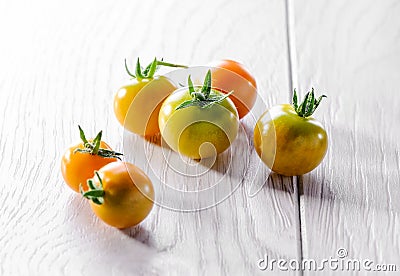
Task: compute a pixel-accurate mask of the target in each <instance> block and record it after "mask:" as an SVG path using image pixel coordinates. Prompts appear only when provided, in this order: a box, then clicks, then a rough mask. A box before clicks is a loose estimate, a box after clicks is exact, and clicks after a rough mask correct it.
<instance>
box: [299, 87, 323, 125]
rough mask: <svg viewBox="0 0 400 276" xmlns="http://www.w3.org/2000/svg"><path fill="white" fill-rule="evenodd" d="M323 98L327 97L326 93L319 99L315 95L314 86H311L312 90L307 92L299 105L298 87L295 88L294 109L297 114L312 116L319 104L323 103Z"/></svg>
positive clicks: (304, 116)
mask: <svg viewBox="0 0 400 276" xmlns="http://www.w3.org/2000/svg"><path fill="white" fill-rule="evenodd" d="M322 98H327V96H326V95H322V96H320V97H318V99H316V98H315V95H314V88H311V91H309V92H307V94H306V96H305V98H304V100H303V102H302V103H301V104H300V105H299V104H298V102H297V93H296V89H294V93H293V107H294V110H295V111H296V113H297V115H299V116H300V117H303V118H307V117H310V116H311V115H312V114H313V113H314V111H315V110H316V109H317V107H318V106H319V104H320V103H321V100H322Z"/></svg>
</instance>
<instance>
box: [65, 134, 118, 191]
mask: <svg viewBox="0 0 400 276" xmlns="http://www.w3.org/2000/svg"><path fill="white" fill-rule="evenodd" d="M90 142H91V140H90ZM78 148H79V149H84V146H83V143H79V144H77V145H74V146H71V147H70V148H68V149H67V150H66V151H65V153H64V155H63V157H62V159H61V173H62V176H63V177H64V180H65V182H66V183H67V184H68V186H69V187H70V188H71V189H72V190H74V191H75V192H77V193H79V185H80V184H82V187H83V189H84V190H86V187H87V186H86V181H87V180H88V179H89V178H92V177H93V176H94V171H97V170H100V169H101V168H102V167H103V166H105V165H107V164H108V163H111V162H114V161H117V160H118V159H116V158H104V157H101V156H99V155H95V154H90V153H81V152H75V153H74V151H75V150H76V149H78ZM100 148H103V149H108V150H111V148H110V146H109V145H107V144H106V143H105V142H103V141H101V143H100Z"/></svg>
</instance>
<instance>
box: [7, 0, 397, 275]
mask: <svg viewBox="0 0 400 276" xmlns="http://www.w3.org/2000/svg"><path fill="white" fill-rule="evenodd" d="M285 30H286V27H285V10H284V2H283V1H279V0H271V1H253V2H252V4H251V5H248V4H246V3H244V2H242V1H146V2H145V4H144V3H140V2H139V1H118V2H115V1H68V2H61V1H36V2H34V3H33V2H29V1H12V2H11V1H10V2H6V1H3V2H0V33H2V43H0V60H1V62H0V73H1V74H0V118H1V119H0V129H1V136H0V153H1V155H2V157H3V158H2V159H1V161H0V175H1V176H2V182H1V184H0V185H1V192H0V202H1V205H0V213H1V216H0V229H1V230H0V233H1V235H0V260H1V261H0V275H49V274H51V275H88V274H94V273H96V274H97V275H215V274H228V275H244V274H251V275H256V274H258V273H261V272H260V271H259V270H258V268H257V261H258V259H259V258H261V257H264V254H266V253H267V254H268V255H269V256H270V257H271V258H272V257H275V258H278V257H285V258H297V257H298V256H297V246H298V245H297V243H298V240H297V229H296V216H295V208H296V204H294V202H295V200H296V197H297V195H296V194H295V191H294V189H293V188H292V183H291V179H290V178H283V177H280V176H273V177H272V178H271V179H270V180H269V181H268V182H267V185H266V186H265V187H264V188H263V189H262V190H261V191H260V192H259V193H258V194H257V195H255V196H254V197H249V196H248V195H247V193H246V189H245V187H244V185H242V186H240V187H239V189H237V190H236V192H235V193H234V194H233V195H232V196H231V197H229V198H228V199H227V200H225V201H224V202H223V203H221V204H219V205H218V206H216V207H214V208H211V209H207V210H204V211H201V212H195V213H182V212H174V211H170V210H167V209H164V208H160V207H155V208H154V209H153V211H152V213H151V215H150V216H149V217H148V218H147V219H146V221H144V222H143V223H142V224H141V225H140V226H138V227H136V228H132V229H128V230H124V231H119V230H116V229H112V228H110V227H107V226H106V225H104V224H103V223H102V222H100V221H99V220H98V219H96V218H95V216H94V215H93V214H92V212H91V210H90V208H89V206H88V204H87V203H86V202H85V200H82V199H81V198H80V197H79V196H77V195H76V194H73V193H72V192H71V191H70V190H69V189H68V188H67V187H66V185H65V184H64V183H63V181H62V177H61V175H60V172H59V162H60V157H61V155H62V153H63V150H64V149H65V147H66V146H67V145H68V144H71V143H74V142H76V141H77V138H78V136H77V134H78V133H77V124H78V123H79V124H81V125H82V126H83V127H84V128H85V130H86V132H87V133H88V134H89V133H91V134H94V133H96V131H98V130H99V129H103V130H104V131H105V137H104V139H105V140H106V141H108V142H109V143H110V144H111V145H114V147H115V148H116V149H117V150H122V148H123V131H122V128H121V126H119V125H118V123H117V121H116V120H115V118H114V116H113V113H112V106H111V99H112V96H113V93H114V91H115V90H116V89H117V88H118V87H119V86H120V85H121V84H122V83H124V82H126V81H127V76H126V74H125V72H124V68H123V59H124V58H129V59H132V60H133V59H134V58H135V57H136V56H140V57H142V58H143V60H150V59H151V58H153V56H154V55H157V56H163V57H165V58H168V60H172V61H176V62H180V63H188V64H203V63H204V62H208V61H212V60H214V59H219V58H226V57H228V58H229V57H230V58H234V59H237V60H240V61H242V62H244V63H245V64H246V65H247V66H248V67H249V69H250V70H251V71H252V72H254V75H255V77H256V78H257V80H258V85H259V92H260V94H261V96H262V98H263V99H264V101H265V102H266V104H267V105H268V106H270V105H272V104H275V103H278V102H286V101H287V100H288V98H289V93H288V91H289V86H288V85H289V78H288V71H287V64H288V61H287V58H288V55H287V52H286V48H287V44H286V33H285ZM261 111H262V110H261V109H257V110H255V113H256V114H257V112H261ZM250 123H251V122H250V121H249V120H247V121H245V122H244V126H245V127H244V130H243V131H245V132H247V133H251V127H250V126H248V124H250ZM134 139H140V138H138V137H136V138H134ZM154 150H155V151H157V148H154ZM397 156H398V155H397ZM138 165H139V166H141V164H138ZM220 165H221V166H223V165H224V163H223V162H222V163H220ZM142 166H145V164H142ZM258 177H259V181H265V176H263V175H259V176H258ZM170 179H171V178H170ZM172 180H176V179H174V178H172ZM229 181H230V180H229V179H228V180H227V183H229ZM291 274H294V273H291Z"/></svg>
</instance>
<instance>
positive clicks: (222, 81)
mask: <svg viewBox="0 0 400 276" xmlns="http://www.w3.org/2000/svg"><path fill="white" fill-rule="evenodd" d="M210 66H211V67H213V68H212V86H213V88H214V89H217V90H220V91H221V92H223V93H229V92H231V91H233V93H232V95H231V96H229V98H230V99H231V100H232V101H233V103H234V104H235V106H236V108H237V111H238V114H239V119H241V118H243V117H244V116H246V114H247V113H249V111H250V110H251V109H252V108H253V106H254V104H255V102H256V99H257V84H256V80H255V78H254V77H253V76H252V75H251V74H250V72H249V71H248V70H247V69H246V68H245V67H244V66H243V65H242V64H241V63H239V62H237V61H234V60H229V59H224V60H221V61H217V62H213V63H211V65H210Z"/></svg>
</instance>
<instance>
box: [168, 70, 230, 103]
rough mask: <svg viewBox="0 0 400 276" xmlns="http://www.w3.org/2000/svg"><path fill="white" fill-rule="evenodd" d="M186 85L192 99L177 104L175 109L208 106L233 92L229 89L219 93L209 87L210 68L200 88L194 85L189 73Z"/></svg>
mask: <svg viewBox="0 0 400 276" xmlns="http://www.w3.org/2000/svg"><path fill="white" fill-rule="evenodd" d="M188 86H189V93H190V96H192V99H190V100H187V101H184V102H183V103H181V104H180V105H179V106H177V107H176V108H175V110H178V109H182V108H186V107H189V106H199V107H201V108H208V107H211V106H212V105H214V104H217V103H220V102H222V101H223V100H225V99H226V98H228V97H229V96H230V95H231V94H232V93H233V91H231V92H229V93H228V94H225V95H221V94H220V93H217V92H215V91H214V90H213V89H211V70H208V72H207V75H206V77H205V79H204V83H203V86H202V87H201V88H199V87H194V85H193V82H192V79H191V78H190V75H189V77H188Z"/></svg>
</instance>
